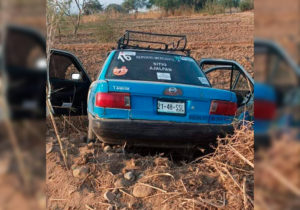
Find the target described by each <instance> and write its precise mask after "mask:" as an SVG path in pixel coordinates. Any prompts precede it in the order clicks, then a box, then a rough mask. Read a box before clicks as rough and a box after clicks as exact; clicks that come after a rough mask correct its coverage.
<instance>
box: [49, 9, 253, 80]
mask: <svg viewBox="0 0 300 210" xmlns="http://www.w3.org/2000/svg"><path fill="white" fill-rule="evenodd" d="M108 23H109V21H108ZM112 24H113V26H114V29H113V31H114V32H115V34H112V36H114V37H116V39H115V40H113V42H111V43H103V42H102V43H100V42H99V41H97V39H98V38H99V37H98V38H97V36H100V38H101V34H100V35H97V32H96V30H97V22H92V25H91V26H90V27H89V25H87V26H86V27H84V29H83V30H81V31H79V34H78V36H77V38H75V37H74V36H73V35H72V34H71V31H69V33H67V34H63V35H62V36H61V40H59V39H58V37H57V39H56V41H55V44H54V47H55V48H58V49H63V50H67V51H70V52H72V53H74V54H75V55H76V56H78V58H79V59H80V60H81V61H82V63H83V66H84V68H85V69H86V70H87V72H88V73H89V75H90V76H91V78H92V79H95V77H96V76H97V74H98V73H99V70H100V69H101V67H102V64H103V62H104V61H105V59H106V55H107V53H108V52H109V51H110V50H111V49H112V48H113V47H116V42H117V41H118V37H121V35H122V34H123V33H124V32H125V30H138V31H146V32H153V33H169V34H184V35H187V39H188V48H189V49H191V52H192V53H191V55H192V56H193V57H194V58H195V59H196V60H200V59H201V58H224V59H233V60H236V61H238V62H239V63H241V64H242V65H243V66H244V67H245V69H246V70H248V71H249V72H250V73H251V74H252V75H253V69H252V68H253V66H252V65H253V36H254V15H253V12H244V13H235V14H232V15H230V14H220V15H214V16H209V15H206V16H204V15H199V16H191V17H168V18H162V19H127V20H112ZM95 34H96V35H95Z"/></svg>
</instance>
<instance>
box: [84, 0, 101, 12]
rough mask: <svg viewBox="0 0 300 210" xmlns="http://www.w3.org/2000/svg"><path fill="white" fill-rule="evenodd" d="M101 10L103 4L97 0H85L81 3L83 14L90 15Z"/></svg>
mask: <svg viewBox="0 0 300 210" xmlns="http://www.w3.org/2000/svg"><path fill="white" fill-rule="evenodd" d="M101 11H103V6H102V4H101V3H100V2H99V1H98V0H87V1H86V3H85V4H84V5H83V14H84V15H91V14H95V13H99V12H101Z"/></svg>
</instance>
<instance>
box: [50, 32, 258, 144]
mask: <svg viewBox="0 0 300 210" xmlns="http://www.w3.org/2000/svg"><path fill="white" fill-rule="evenodd" d="M134 34H142V35H150V36H155V37H163V38H164V37H165V36H167V38H169V36H170V37H172V38H174V37H175V38H178V39H179V41H177V42H175V44H174V43H172V44H171V45H170V44H168V43H163V42H162V41H151V42H150V41H148V40H142V39H134V38H132V37H133V35H134ZM133 42H140V43H149V42H150V44H163V45H164V47H163V48H153V47H142V46H141V45H140V44H132V43H133ZM182 43H183V47H180V45H181V44H182ZM185 47H186V37H185V36H177V35H162V34H151V33H143V32H133V31H127V32H126V34H125V35H124V36H123V37H122V38H121V39H120V40H119V42H118V48H117V49H115V50H113V51H111V52H110V53H109V55H108V57H107V59H106V61H105V63H104V65H103V67H102V69H101V71H100V73H99V75H98V77H97V78H96V80H95V81H94V82H92V83H91V84H90V85H89V89H88V93H81V96H82V94H87V105H86V106H87V107H86V108H87V115H88V119H89V128H88V140H93V139H95V138H96V137H97V138H98V139H100V140H101V141H102V142H104V143H106V144H125V143H126V144H127V145H135V146H151V147H168V148H172V147H174V148H176V147H190V146H198V145H207V144H209V143H210V142H212V141H213V140H215V139H216V137H217V136H224V135H226V134H228V133H232V132H233V125H232V121H233V119H234V117H235V115H236V112H237V109H238V107H240V106H241V105H243V103H245V99H243V98H249V94H252V93H253V87H250V89H248V90H244V89H243V87H242V85H240V84H239V83H240V82H239V81H240V80H241V79H242V78H243V77H246V75H244V74H245V72H244V70H243V69H241V66H240V65H238V64H237V63H236V62H234V61H226V60H213V59H206V60H204V61H201V62H200V64H199V63H198V62H197V61H196V60H194V59H193V58H192V57H191V56H190V55H189V51H187V50H186V49H185ZM55 53H56V54H57V55H59V54H62V53H63V52H60V51H53V54H55ZM57 60H62V59H57ZM75 60H76V59H75ZM53 63H55V61H53ZM76 63H77V64H78V65H79V64H80V62H79V61H78V60H77V62H76ZM216 65H217V66H219V68H218V67H215V66H216ZM53 66H62V65H54V64H53ZM75 66H76V65H75ZM205 66H208V67H211V66H214V67H213V69H211V68H209V69H208V70H207V69H205ZM50 67H51V61H50ZM53 68H54V67H53ZM81 68H82V67H81ZM206 70H207V71H208V73H209V74H211V73H215V71H217V70H220V71H222V72H225V71H226V72H227V71H228V72H229V73H230V74H231V77H230V80H229V81H228V82H229V83H230V84H229V86H228V88H222V89H221V88H214V87H213V85H212V84H211V82H210V80H209V78H208V76H209V75H207V74H206V73H205V71H206ZM83 73H84V74H86V73H85V71H84V70H83V71H81V72H80V73H79V74H77V73H73V74H71V75H70V77H71V79H75V80H77V82H79V81H78V80H79V79H80V80H81V82H84V80H86V81H87V80H88V79H87V76H83V75H82V74H83ZM84 78H85V79H84ZM252 82H253V81H252ZM246 83H247V82H246ZM247 84H249V83H247ZM239 85H240V88H237V87H238V86H239ZM82 86H83V85H82ZM82 86H81V87H82ZM252 86H253V84H252ZM72 100H73V101H76V99H74V98H72ZM248 101H249V100H248ZM77 104H79V103H77ZM58 105H60V106H62V104H58ZM64 105H65V107H67V106H71V107H72V101H71V102H70V101H68V100H66V101H65V104H64ZM79 107H80V106H79ZM56 108H57V106H56ZM59 108H60V111H61V110H62V109H63V108H62V107H59ZM59 108H57V109H58V110H59ZM73 108H74V107H73ZM75 110H76V109H75ZM77 110H78V109H77ZM75 112H76V111H74V113H75ZM69 114H70V112H69Z"/></svg>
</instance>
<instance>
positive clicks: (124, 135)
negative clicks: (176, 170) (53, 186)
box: [90, 116, 234, 148]
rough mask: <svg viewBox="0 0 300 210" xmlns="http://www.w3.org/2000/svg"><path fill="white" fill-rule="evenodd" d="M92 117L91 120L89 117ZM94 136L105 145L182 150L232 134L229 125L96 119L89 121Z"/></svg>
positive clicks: (231, 127)
mask: <svg viewBox="0 0 300 210" xmlns="http://www.w3.org/2000/svg"><path fill="white" fill-rule="evenodd" d="M90 117H91V116H90ZM90 119H91V121H90V122H91V123H92V127H93V131H94V132H95V134H96V135H97V136H98V137H99V138H100V139H101V140H102V141H103V142H104V143H107V144H124V143H125V142H126V144H128V145H135V146H145V147H162V148H181V147H192V146H196V145H208V144H209V143H211V142H215V140H216V138H217V137H218V136H221V137H222V136H225V135H226V134H230V133H233V130H234V129H233V126H232V125H209V124H199V123H176V122H165V121H147V120H123V119H99V118H93V117H91V118H90Z"/></svg>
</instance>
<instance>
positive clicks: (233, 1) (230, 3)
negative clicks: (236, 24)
mask: <svg viewBox="0 0 300 210" xmlns="http://www.w3.org/2000/svg"><path fill="white" fill-rule="evenodd" d="M220 3H221V4H222V5H223V6H224V8H229V9H230V14H231V13H232V10H231V9H232V7H236V8H237V7H239V5H240V0H221V1H220Z"/></svg>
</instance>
